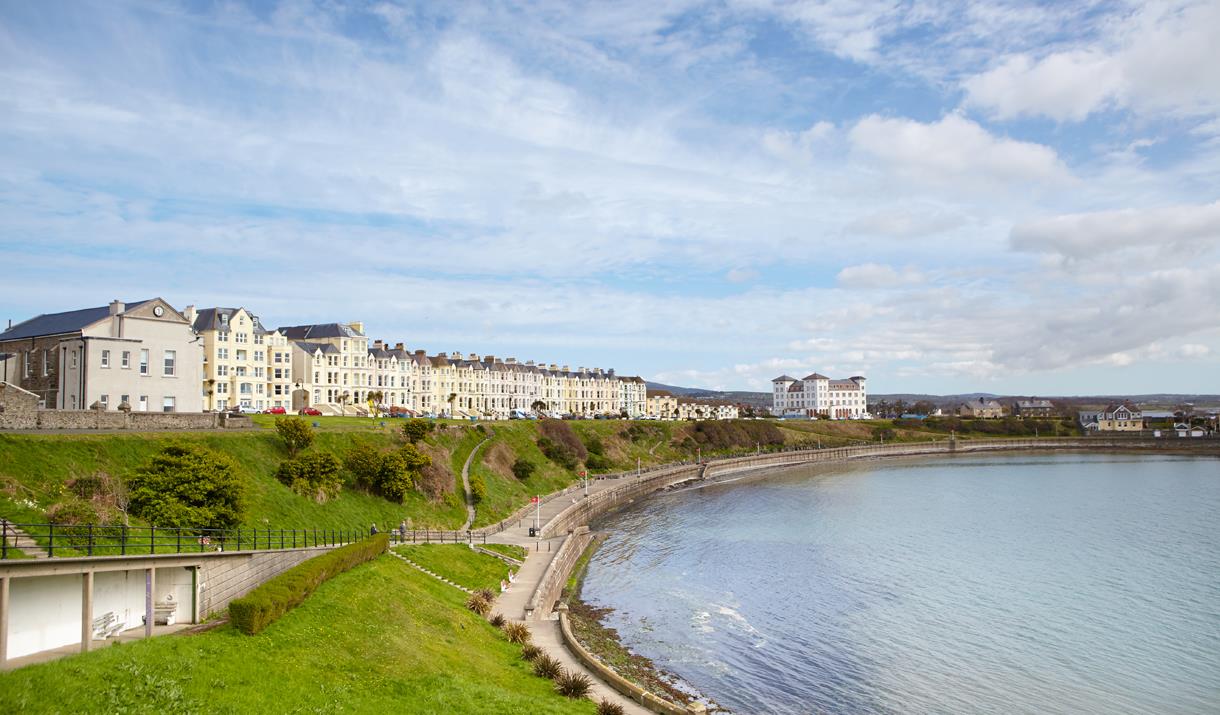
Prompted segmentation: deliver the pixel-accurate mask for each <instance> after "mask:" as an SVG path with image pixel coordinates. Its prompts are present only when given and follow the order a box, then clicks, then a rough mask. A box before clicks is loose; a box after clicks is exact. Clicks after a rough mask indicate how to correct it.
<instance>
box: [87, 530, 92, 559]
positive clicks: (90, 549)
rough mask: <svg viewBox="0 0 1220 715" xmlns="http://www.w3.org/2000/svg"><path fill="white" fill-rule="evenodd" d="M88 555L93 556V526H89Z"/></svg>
mask: <svg viewBox="0 0 1220 715" xmlns="http://www.w3.org/2000/svg"><path fill="white" fill-rule="evenodd" d="M86 553H88V554H89V555H90V556H92V555H93V524H90V525H89V545H88V551H86Z"/></svg>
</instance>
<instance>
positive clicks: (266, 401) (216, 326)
mask: <svg viewBox="0 0 1220 715" xmlns="http://www.w3.org/2000/svg"><path fill="white" fill-rule="evenodd" d="M185 315H186V317H187V319H188V320H190V321H191V323H192V326H193V327H194V330H195V332H196V333H197V334H198V335H199V337H200V338H202V342H203V381H202V389H201V396H202V399H203V406H204V409H207V410H216V411H218V412H223V411H225V410H229V409H232V408H234V407H237V406H240V407H242V408H244V409H248V410H257V411H260V412H261V411H263V410H266V409H270V408H272V407H283V408H284V409H285V411H287V410H288V409H291V408H292V389H293V388H292V385H293V382H292V349H291V347H290V346H289V344H288V339H287V337H285V336H284V334H283V333H280V332H278V331H270V330H267V329H266V328H264V327H263V325H262V323H261V322H260V321H259V319H258V316H257V315H255V314H254V313H252V312H250V311H249V310H247V309H245V308H219V307H217V308H203V309H200V310H196V309H195V307H194V306H187V308H186V311H185Z"/></svg>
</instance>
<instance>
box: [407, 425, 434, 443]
mask: <svg viewBox="0 0 1220 715" xmlns="http://www.w3.org/2000/svg"><path fill="white" fill-rule="evenodd" d="M435 426H436V425H435V424H434V423H432V422H431V421H429V420H420V419H409V420H406V421H405V422H403V423H402V435H403V436H404V437H406V438H407V441H408V442H410V443H411V444H415V443H416V442H418V441H420V440H421V439H424V438H425V437H427V436H428V433H429V432H431V431H432V428H433V427H435Z"/></svg>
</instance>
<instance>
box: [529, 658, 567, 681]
mask: <svg viewBox="0 0 1220 715" xmlns="http://www.w3.org/2000/svg"><path fill="white" fill-rule="evenodd" d="M561 673H563V666H562V665H560V663H559V661H557V660H555V659H554V658H552V657H551V656H549V655H540V656H538V657H537V658H534V675H537V676H538V677H539V678H550V679H552V680H554V679H555V678H558V677H559V675H560V674H561Z"/></svg>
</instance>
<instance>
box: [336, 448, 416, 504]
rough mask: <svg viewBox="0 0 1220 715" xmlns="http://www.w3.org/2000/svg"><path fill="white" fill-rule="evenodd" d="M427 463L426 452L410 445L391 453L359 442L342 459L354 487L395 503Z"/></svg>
mask: <svg viewBox="0 0 1220 715" xmlns="http://www.w3.org/2000/svg"><path fill="white" fill-rule="evenodd" d="M431 463H432V459H431V458H430V457H428V455H426V454H423V453H422V452H420V451H419V450H418V449H416V448H415V447H414V445H410V444H408V445H405V446H403V448H402V449H399V450H397V451H395V452H380V451H378V450H377V449H375V448H373V447H370V446H368V445H359V446H356V447H352V448H351V449H350V450H348V452H347V454H346V455H345V456H344V458H343V465H344V466H345V467H347V471H348V473H350V474H351V475H352V480H353V483H354V484H355V485H356V486H357V487H359V488H361V489H364V490H365V491H368V492H371V493H373V494H379V495H381V496H383V497H385V498H386V499H389V500H390V501H393V502H397V503H402V501H403V499H404V498H406V496H407V493H408V492H410V491H411V490H412V489H414V488H415V480H416V478H417V477H418V475H419V474H420V471H421V470H422V469H423V468H424V467H426V466H428V465H429V464H431Z"/></svg>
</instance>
